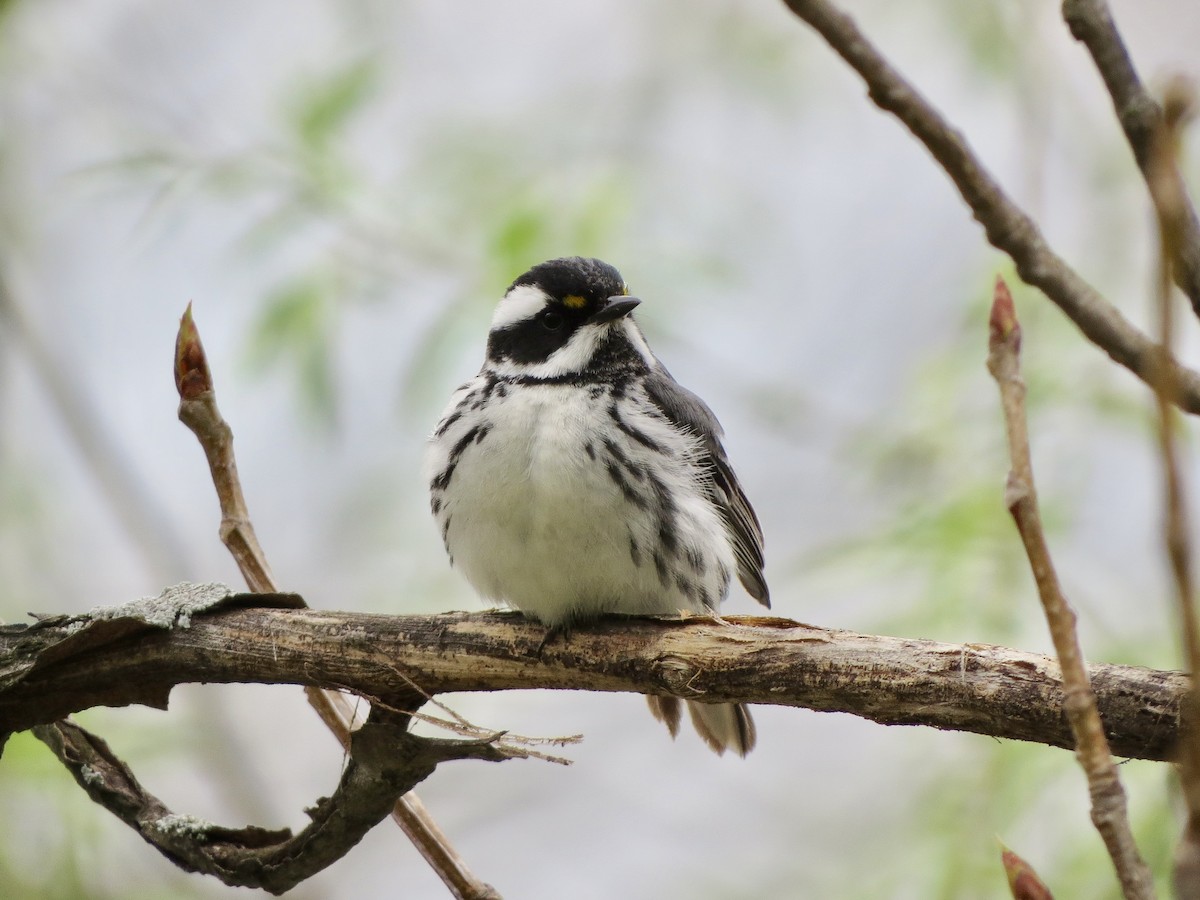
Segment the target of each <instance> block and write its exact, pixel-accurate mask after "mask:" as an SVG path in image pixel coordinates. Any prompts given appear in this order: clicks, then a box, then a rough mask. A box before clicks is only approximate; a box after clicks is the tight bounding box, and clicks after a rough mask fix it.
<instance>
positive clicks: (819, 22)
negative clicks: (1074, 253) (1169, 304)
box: [784, 0, 1200, 413]
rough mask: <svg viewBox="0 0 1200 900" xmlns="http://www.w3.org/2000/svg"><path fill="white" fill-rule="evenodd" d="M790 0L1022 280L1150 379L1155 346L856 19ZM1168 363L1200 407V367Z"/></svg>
mask: <svg viewBox="0 0 1200 900" xmlns="http://www.w3.org/2000/svg"><path fill="white" fill-rule="evenodd" d="M784 2H785V3H786V4H787V6H788V8H789V9H790V10H791V11H792V12H794V13H795V14H796V15H797V16H799V17H800V18H801V19H803V20H804V21H805V22H807V23H808V24H809V25H811V26H812V27H813V28H814V29H815V30H816V31H817V32H818V33H819V34H820V35H821V37H823V38H824V39H825V40H826V41H827V42H828V43H829V45H830V47H832V48H833V50H834V51H835V52H836V53H837V54H838V55H839V56H841V57H842V59H844V60H845V61H846V62H847V63H848V64H849V65H850V66H851V67H852V68H853V69H854V70H855V71H856V72H857V73H858V74H859V75H860V76H861V77H862V79H863V81H864V82H866V84H867V88H868V92H869V94H870V97H871V99H872V100H873V101H874V102H875V104H876V105H877V106H879V108H880V109H883V110H886V111H887V112H890V113H892V114H893V115H894V116H895V117H896V118H898V119H899V120H900V121H901V122H903V123H904V125H905V126H906V127H907V128H908V130H909V131H911V132H912V133H913V135H914V136H915V137H916V138H917V140H919V141H920V142H921V143H922V144H924V145H925V147H926V149H927V150H929V152H930V153H931V154H933V157H934V159H935V160H936V161H937V163H938V165H940V166H941V168H942V169H943V171H945V172H946V174H947V175H949V176H950V179H951V180H952V181H953V182H954V185H955V187H957V188H958V192H959V193H960V194H961V195H962V198H963V199H964V200H965V201H966V202H967V205H968V206H970V207H971V211H972V212H973V213H974V215H975V218H976V219H977V220H978V221H979V223H980V224H981V225H983V228H984V231H985V232H986V233H987V239H988V241H989V242H990V243H991V244H992V246H994V247H996V248H997V249H999V250H1002V251H1003V252H1005V253H1007V254H1008V255H1009V257H1011V258H1012V261H1013V263H1014V264H1015V265H1016V267H1017V272H1018V273H1019V274H1020V276H1021V278H1022V279H1023V280H1024V281H1026V282H1027V283H1029V284H1031V285H1033V286H1034V287H1036V288H1038V289H1039V290H1041V291H1042V293H1044V294H1045V295H1046V296H1047V297H1048V298H1049V299H1050V300H1051V301H1052V302H1053V303H1054V304H1056V305H1057V306H1058V307H1059V309H1061V310H1062V311H1063V312H1064V313H1066V315H1067V317H1068V318H1069V319H1070V320H1071V321H1072V322H1074V323H1075V325H1076V326H1077V327H1078V328H1079V330H1080V331H1082V332H1083V334H1084V336H1086V337H1087V339H1088V340H1090V341H1091V342H1092V343H1093V344H1095V345H1096V346H1097V347H1100V348H1101V349H1102V350H1104V352H1105V353H1107V354H1108V355H1109V356H1110V357H1112V358H1113V360H1115V361H1116V362H1118V363H1120V364H1121V365H1122V366H1125V368H1127V369H1129V370H1130V371H1131V372H1133V373H1134V374H1135V375H1137V377H1138V378H1140V379H1141V380H1142V381H1144V382H1146V383H1147V384H1151V385H1152V384H1153V382H1154V371H1155V366H1156V363H1157V344H1156V343H1155V342H1154V341H1152V340H1151V339H1150V338H1149V337H1147V336H1146V335H1145V334H1143V333H1142V332H1141V331H1139V330H1138V329H1137V328H1135V327H1134V326H1133V325H1132V324H1130V322H1129V321H1128V320H1127V319H1125V317H1124V316H1122V315H1121V314H1120V313H1119V312H1118V311H1117V310H1116V308H1115V307H1113V306H1112V305H1111V304H1110V303H1108V301H1106V300H1105V299H1104V297H1102V296H1101V295H1100V293H1099V292H1098V291H1097V290H1096V289H1095V288H1093V287H1092V286H1091V285H1090V284H1088V283H1087V282H1086V281H1084V279H1083V278H1081V277H1080V276H1079V275H1078V274H1077V273H1076V272H1075V270H1074V269H1072V268H1071V267H1070V266H1069V265H1067V263H1066V262H1065V261H1064V260H1063V259H1062V258H1061V257H1060V256H1058V254H1056V253H1055V252H1054V251H1053V250H1051V249H1050V247H1049V245H1048V244H1047V243H1046V241H1045V238H1043V237H1042V234H1041V232H1040V231H1039V230H1038V227H1037V225H1036V224H1035V223H1034V221H1033V220H1032V219H1031V218H1029V216H1028V215H1026V214H1025V213H1024V212H1023V211H1022V210H1021V209H1020V208H1019V207H1018V206H1017V205H1016V204H1015V203H1013V201H1012V200H1010V199H1009V197H1008V196H1007V195H1006V194H1005V193H1004V190H1003V189H1002V188H1001V187H1000V185H999V184H998V183H997V182H996V180H995V179H994V178H993V177H992V176H991V174H990V173H989V172H988V171H987V170H986V169H985V168H984V167H983V165H982V163H980V161H979V159H978V158H977V157H976V156H975V154H974V152H973V151H972V150H971V148H970V146H969V145H968V144H967V142H966V140H965V139H964V138H963V136H962V135H961V134H959V132H958V131H956V130H955V129H954V128H953V127H952V126H951V125H950V123H948V122H947V121H946V120H945V119H944V118H942V115H941V113H939V112H938V111H937V110H936V109H934V108H933V106H932V105H930V103H929V101H927V100H926V99H925V98H924V97H922V96H921V95H920V94H919V93H918V92H917V90H916V89H915V88H914V87H913V86H912V85H910V84H909V83H908V82H907V81H906V80H905V79H904V78H903V77H902V76H901V75H900V73H899V72H897V71H896V70H895V69H894V68H893V67H892V65H891V64H890V63H889V62H888V61H887V60H886V59H884V58H883V56H881V55H880V53H879V51H878V50H876V49H875V47H873V46H872V45H871V44H870V42H868V41H867V39H866V38H865V37H864V36H863V34H862V32H860V31H859V30H858V26H856V25H855V24H854V20H853V19H851V18H850V17H849V16H847V15H845V14H844V13H842V12H839V11H838V10H837V9H835V8H834V7H833V6H832V5H831V4H829V3H828V2H826V0H784ZM1169 364H1170V366H1171V369H1172V371H1173V377H1174V380H1175V384H1176V385H1177V386H1178V394H1177V396H1176V398H1175V399H1176V402H1177V403H1178V404H1179V406H1180V407H1181V408H1182V409H1184V410H1186V411H1187V412H1189V413H1200V373H1197V372H1195V371H1193V370H1191V369H1188V368H1186V367H1184V366H1181V365H1180V364H1179V363H1178V362H1177V361H1176V360H1174V359H1172V360H1170V361H1169Z"/></svg>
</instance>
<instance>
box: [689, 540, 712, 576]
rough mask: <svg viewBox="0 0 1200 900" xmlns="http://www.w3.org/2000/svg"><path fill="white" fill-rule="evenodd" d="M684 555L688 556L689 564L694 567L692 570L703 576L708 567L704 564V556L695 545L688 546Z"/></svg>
mask: <svg viewBox="0 0 1200 900" xmlns="http://www.w3.org/2000/svg"><path fill="white" fill-rule="evenodd" d="M684 556H686V557H687V561H688V565H689V566H691V567H692V571H693V572H695V573H696V574H697V575H700V576H703V575H704V570H705V569H706V568H708V567H707V566H705V564H704V557H703V556H702V555H701V553H700V551H699V550H697V549H696V548H695V547H688V548H687V549H686V550H685V551H684Z"/></svg>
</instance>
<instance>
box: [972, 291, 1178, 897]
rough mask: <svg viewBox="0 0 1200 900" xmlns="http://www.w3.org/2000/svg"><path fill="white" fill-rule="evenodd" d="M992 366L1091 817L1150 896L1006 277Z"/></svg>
mask: <svg viewBox="0 0 1200 900" xmlns="http://www.w3.org/2000/svg"><path fill="white" fill-rule="evenodd" d="M988 332H989V335H988V356H987V367H988V371H989V372H991V374H992V377H993V378H995V379H996V384H997V385H998V386H999V388H1000V399H1001V406H1002V407H1003V411H1004V428H1005V431H1006V432H1007V435H1008V450H1009V456H1010V458H1011V460H1012V468H1011V470H1010V471H1009V474H1008V485H1007V487H1006V488H1005V492H1004V494H1005V502H1006V504H1007V506H1008V511H1009V513H1011V514H1012V517H1013V522H1014V523H1016V526H1017V532H1018V533H1019V534H1020V536H1021V543H1023V544H1024V545H1025V553H1026V556H1028V558H1029V567H1030V569H1031V570H1032V571H1033V577H1034V580H1035V581H1036V582H1037V589H1038V596H1039V597H1040V598H1041V601H1042V610H1043V612H1044V613H1045V615H1046V623H1047V624H1048V625H1049V626H1050V637H1051V638H1052V639H1053V641H1054V652H1055V654H1056V655H1057V656H1058V662H1059V666H1060V667H1061V669H1062V680H1063V692H1064V695H1065V701H1064V704H1063V705H1064V707H1065V708H1066V713H1067V721H1068V722H1069V723H1070V726H1071V734H1072V735H1073V736H1074V738H1075V756H1076V758H1077V759H1078V760H1079V765H1080V767H1081V768H1082V769H1083V771H1084V774H1085V775H1086V776H1087V782H1088V791H1089V793H1090V795H1091V801H1092V822H1093V823H1094V824H1095V826H1096V830H1097V831H1099V832H1100V836H1101V837H1102V838H1103V839H1104V846H1105V848H1106V849H1107V850H1108V855H1109V857H1110V858H1111V859H1112V861H1113V866H1114V867H1115V868H1116V870H1117V877H1118V878H1119V879H1120V882H1121V889H1122V891H1123V893H1124V895H1125V897H1127V898H1129V900H1151V898H1153V897H1154V878H1153V876H1152V875H1151V874H1150V870H1149V868H1147V866H1146V863H1145V861H1144V860H1143V859H1142V857H1141V854H1140V853H1138V849H1137V844H1136V843H1135V842H1134V840H1133V832H1132V831H1131V830H1130V827H1129V808H1128V803H1127V802H1126V799H1125V789H1124V787H1122V786H1121V778H1120V776H1119V775H1118V774H1117V766H1116V763H1114V762H1113V758H1112V753H1111V752H1110V751H1109V748H1108V739H1107V738H1106V737H1105V736H1104V725H1103V723H1102V722H1101V721H1100V712H1099V710H1098V708H1097V706H1096V694H1095V692H1094V691H1093V690H1092V683H1091V681H1090V679H1089V678H1088V672H1087V665H1086V664H1085V663H1084V659H1083V648H1082V647H1081V646H1080V644H1079V634H1078V633H1077V631H1076V629H1075V622H1076V616H1075V610H1074V609H1073V608H1072V607H1071V604H1070V603H1068V602H1067V598H1066V596H1065V595H1064V594H1063V592H1062V586H1061V585H1060V584H1059V581H1058V574H1057V573H1056V572H1055V570H1054V561H1053V559H1051V557H1050V547H1049V545H1048V544H1047V543H1046V533H1045V531H1044V529H1043V528H1042V514H1041V510H1040V507H1039V504H1038V497H1037V486H1036V484H1035V483H1034V480H1033V459H1032V454H1031V453H1030V449H1029V427H1028V422H1027V420H1026V416H1025V380H1024V378H1022V377H1021V325H1020V323H1019V322H1018V321H1017V313H1016V309H1015V308H1014V307H1013V302H1012V295H1011V294H1010V293H1009V292H1008V285H1006V284H1005V283H1004V280H1003V279H1002V278H997V279H996V289H995V295H994V300H993V303H992V315H991V320H990V322H989V328H988Z"/></svg>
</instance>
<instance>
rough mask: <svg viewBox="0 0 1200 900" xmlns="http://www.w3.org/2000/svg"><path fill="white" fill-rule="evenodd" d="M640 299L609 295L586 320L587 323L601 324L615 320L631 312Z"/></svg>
mask: <svg viewBox="0 0 1200 900" xmlns="http://www.w3.org/2000/svg"><path fill="white" fill-rule="evenodd" d="M641 302H642V301H641V300H639V299H638V298H637V297H609V298H608V300H606V301H605V303H604V305H603V306H602V307H600V309H598V310H597V311H596V312H594V313H593V314H592V316H591V318H589V319H588V320H587V323H588V324H589V325H603V324H604V323H605V322H615V321H616V320H617V319H620V318H623V317H625V316H627V315H629V314H630V313H631V312H633V309H634V307H636V306H637V305H638V304H639V303H641Z"/></svg>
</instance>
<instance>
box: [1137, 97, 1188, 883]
mask: <svg viewBox="0 0 1200 900" xmlns="http://www.w3.org/2000/svg"><path fill="white" fill-rule="evenodd" d="M1194 102H1195V101H1194V97H1193V96H1192V93H1191V90H1190V89H1189V88H1187V87H1186V86H1185V85H1184V84H1183V82H1182V81H1176V82H1174V83H1173V84H1172V86H1171V88H1170V89H1169V90H1168V95H1167V101H1166V103H1165V104H1164V109H1163V114H1162V115H1161V116H1160V117H1159V119H1158V127H1157V128H1156V130H1155V131H1154V133H1153V134H1152V135H1151V137H1150V142H1149V150H1150V155H1149V158H1148V159H1147V160H1146V166H1145V172H1146V183H1147V185H1149V187H1150V197H1151V198H1152V199H1153V201H1154V210H1155V212H1156V214H1157V219H1158V238H1159V253H1158V285H1157V290H1156V292H1155V293H1156V297H1155V307H1156V308H1157V311H1158V325H1159V335H1160V340H1161V347H1162V350H1161V355H1162V357H1163V358H1166V357H1167V356H1168V355H1169V354H1170V352H1171V347H1172V346H1174V343H1175V304H1174V302H1173V300H1174V298H1173V297H1172V296H1171V294H1172V290H1171V283H1172V281H1173V279H1172V270H1173V269H1174V268H1175V265H1176V262H1175V261H1176V260H1177V259H1178V258H1179V254H1180V249H1181V246H1182V243H1183V240H1184V233H1185V231H1186V222H1187V217H1188V213H1189V211H1190V209H1191V208H1190V206H1189V205H1188V203H1187V198H1186V194H1185V193H1184V191H1183V181H1182V179H1181V178H1180V176H1179V168H1178V157H1177V151H1178V143H1179V140H1180V136H1181V133H1182V130H1183V125H1184V124H1185V122H1186V121H1187V119H1188V118H1189V117H1190V116H1191V114H1192V111H1193V106H1194ZM1178 390H1179V386H1178V385H1177V384H1176V382H1175V379H1174V374H1173V373H1172V371H1171V370H1170V368H1169V367H1167V366H1163V367H1162V368H1161V370H1160V371H1159V372H1158V377H1157V378H1156V379H1155V383H1154V399H1155V407H1156V408H1157V411H1158V440H1159V450H1160V453H1161V456H1162V468H1163V495H1164V496H1163V510H1164V516H1163V518H1164V527H1163V540H1164V543H1165V545H1166V551H1167V559H1168V560H1169V562H1170V566H1171V575H1172V578H1173V581H1174V583H1175V599H1176V601H1177V604H1178V607H1179V621H1180V625H1181V629H1180V630H1181V632H1182V635H1183V650H1184V657H1185V659H1186V660H1187V663H1188V667H1189V669H1190V670H1191V673H1192V690H1191V692H1190V693H1189V695H1188V697H1187V700H1186V704H1187V708H1188V710H1189V713H1192V714H1194V713H1195V712H1196V710H1197V704H1198V702H1200V620H1198V619H1197V616H1196V600H1195V596H1196V594H1195V591H1196V583H1195V573H1194V571H1193V566H1192V550H1191V545H1192V529H1191V525H1190V523H1189V521H1188V515H1187V507H1188V502H1187V491H1186V487H1185V485H1184V483H1183V473H1182V469H1181V466H1180V463H1179V448H1178V446H1177V445H1176V439H1175V433H1176V431H1177V429H1178V421H1177V419H1176V415H1175V409H1174V407H1173V406H1172V403H1171V401H1172V399H1173V398H1174V397H1175V396H1176V395H1177V394H1178ZM1189 720H1190V721H1192V722H1194V721H1195V720H1194V715H1192V716H1189ZM1178 761H1179V774H1180V780H1181V782H1182V784H1183V796H1184V800H1185V801H1186V803H1187V810H1188V817H1187V822H1186V824H1185V826H1184V829H1183V834H1182V835H1181V836H1180V840H1179V845H1178V847H1177V849H1176V854H1175V869H1174V872H1173V876H1174V881H1175V889H1176V893H1177V894H1178V895H1179V896H1180V897H1195V896H1198V895H1200V867H1198V866H1197V860H1200V827H1198V825H1200V733H1198V732H1197V731H1196V729H1195V727H1194V725H1189V727H1188V728H1186V729H1185V730H1184V733H1183V736H1182V739H1181V740H1180V742H1179V753H1178Z"/></svg>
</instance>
